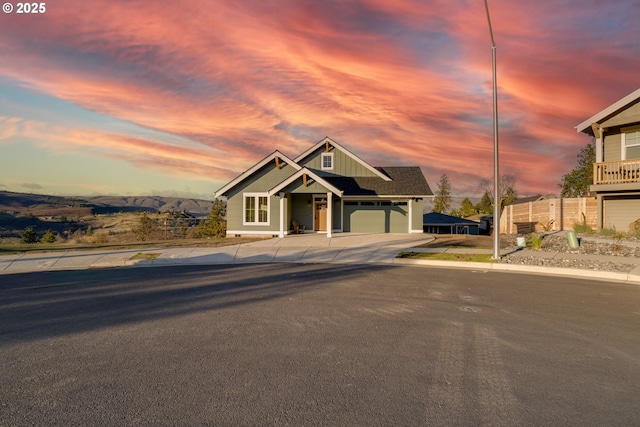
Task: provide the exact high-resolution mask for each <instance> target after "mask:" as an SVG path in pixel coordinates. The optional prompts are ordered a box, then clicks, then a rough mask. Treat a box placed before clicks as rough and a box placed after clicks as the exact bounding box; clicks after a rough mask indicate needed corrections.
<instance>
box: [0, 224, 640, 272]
mask: <svg viewBox="0 0 640 427" xmlns="http://www.w3.org/2000/svg"><path fill="white" fill-rule="evenodd" d="M433 239H434V238H433V236H430V235H425V234H352V233H345V234H336V235H334V236H333V237H332V238H327V237H326V236H325V235H320V234H305V235H292V236H287V237H285V238H284V239H280V238H273V239H265V240H260V241H257V242H252V243H245V244H238V245H231V246H223V247H217V248H157V249H144V250H137V249H129V250H113V251H104V250H97V251H59V252H47V253H25V254H15V255H2V256H0V275H1V274H13V273H25V272H36V271H51V270H80V269H89V268H109V267H134V266H135V267H142V266H160V265H209V264H232V263H271V262H304V263H345V264H365V263H386V264H400V265H414V266H432V267H446V268H468V269H475V270H483V271H490V270H491V271H511V272H524V273H534V274H550V275H560V276H569V277H585V278H590V279H601V280H608V281H619V282H629V283H637V284H640V259H633V260H628V259H625V261H633V263H635V264H636V265H637V267H635V268H634V269H633V271H631V272H630V273H614V272H605V271H592V270H580V269H575V268H554V267H538V266H528V265H515V264H500V263H472V262H457V261H431V260H411V259H400V258H396V255H397V254H398V253H399V252H402V251H413V252H418V251H422V252H444V251H448V252H458V253H492V251H491V250H490V249H465V248H460V249H447V248H433V249H432V248H424V249H420V248H415V246H418V245H421V244H424V243H427V242H429V241H431V240H433ZM532 253H533V254H534V255H535V254H536V252H534V251H530V252H528V253H527V255H531V254H532ZM137 254H147V255H150V256H151V257H153V258H154V259H140V258H139V257H136V255H137ZM556 255H558V254H557V253H554V252H539V253H538V255H537V256H545V257H550V256H551V257H552V256H556ZM562 255H563V256H566V255H567V254H562ZM575 256H580V257H594V259H598V258H603V257H601V256H598V255H581V254H576V255H575Z"/></svg>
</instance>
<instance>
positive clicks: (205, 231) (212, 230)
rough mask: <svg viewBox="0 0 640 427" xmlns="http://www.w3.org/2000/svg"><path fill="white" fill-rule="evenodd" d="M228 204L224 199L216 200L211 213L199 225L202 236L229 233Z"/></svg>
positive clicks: (220, 235) (216, 235)
mask: <svg viewBox="0 0 640 427" xmlns="http://www.w3.org/2000/svg"><path fill="white" fill-rule="evenodd" d="M226 216H227V205H226V204H225V203H224V202H223V201H222V200H218V199H216V200H214V201H213V206H211V213H209V216H208V217H207V219H206V220H204V221H202V222H201V223H200V225H199V229H200V235H201V236H202V237H225V236H226V235H227V220H226V219H225V218H226Z"/></svg>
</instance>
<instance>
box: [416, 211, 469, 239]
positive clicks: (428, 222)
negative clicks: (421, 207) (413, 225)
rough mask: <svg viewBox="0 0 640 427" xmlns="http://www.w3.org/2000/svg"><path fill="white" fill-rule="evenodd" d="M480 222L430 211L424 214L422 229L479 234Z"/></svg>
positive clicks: (432, 231)
mask: <svg viewBox="0 0 640 427" xmlns="http://www.w3.org/2000/svg"><path fill="white" fill-rule="evenodd" d="M479 227H480V223H479V222H477V221H471V220H469V219H464V218H459V217H457V216H451V215H445V214H442V213H438V212H430V213H428V214H424V215H423V216H422V229H423V231H424V232H425V233H430V234H472V235H474V236H477V235H478V234H480V231H479Z"/></svg>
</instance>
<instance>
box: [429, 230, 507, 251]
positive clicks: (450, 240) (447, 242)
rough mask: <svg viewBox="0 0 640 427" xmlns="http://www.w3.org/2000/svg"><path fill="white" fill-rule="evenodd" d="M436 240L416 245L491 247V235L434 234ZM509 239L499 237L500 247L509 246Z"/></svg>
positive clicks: (432, 246)
mask: <svg viewBox="0 0 640 427" xmlns="http://www.w3.org/2000/svg"><path fill="white" fill-rule="evenodd" d="M434 237H435V238H436V240H434V241H432V242H429V243H426V244H424V245H420V246H418V247H419V248H449V247H457V248H478V249H491V248H493V236H472V235H469V234H436V235H434ZM509 244H510V243H509V241H508V240H507V239H505V238H504V237H501V238H500V247H501V248H506V247H509Z"/></svg>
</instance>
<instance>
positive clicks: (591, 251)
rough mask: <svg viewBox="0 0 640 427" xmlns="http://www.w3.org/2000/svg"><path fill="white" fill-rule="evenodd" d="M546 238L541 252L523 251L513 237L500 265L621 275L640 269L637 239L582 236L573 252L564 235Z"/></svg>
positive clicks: (525, 249) (548, 235) (639, 251)
mask: <svg viewBox="0 0 640 427" xmlns="http://www.w3.org/2000/svg"><path fill="white" fill-rule="evenodd" d="M542 237H543V240H542V247H541V248H540V249H539V250H536V249H533V248H530V247H527V248H524V249H520V248H518V247H517V245H516V236H511V237H509V239H511V242H510V247H509V248H508V249H506V252H507V255H506V256H503V258H502V259H501V260H500V262H501V263H505V264H519V265H538V266H545V267H565V268H579V269H587V270H594V271H611V272H619V273H628V272H630V271H631V270H633V269H634V268H636V267H638V266H639V265H640V241H639V240H638V239H635V238H634V239H624V240H623V239H618V240H615V239H606V238H600V237H598V238H595V237H592V236H579V241H580V246H579V248H578V249H576V250H572V249H571V248H570V247H569V243H568V240H567V237H566V235H565V234H564V233H561V234H546V235H542Z"/></svg>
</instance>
